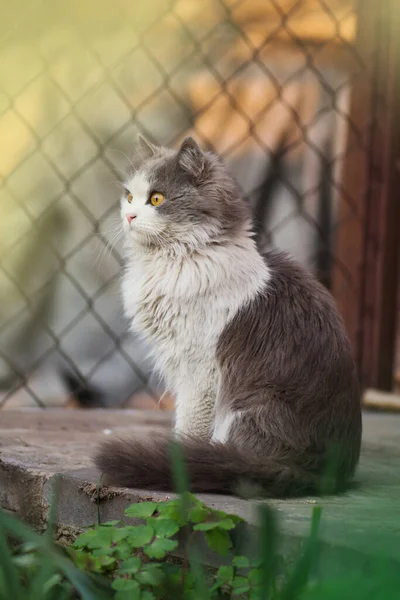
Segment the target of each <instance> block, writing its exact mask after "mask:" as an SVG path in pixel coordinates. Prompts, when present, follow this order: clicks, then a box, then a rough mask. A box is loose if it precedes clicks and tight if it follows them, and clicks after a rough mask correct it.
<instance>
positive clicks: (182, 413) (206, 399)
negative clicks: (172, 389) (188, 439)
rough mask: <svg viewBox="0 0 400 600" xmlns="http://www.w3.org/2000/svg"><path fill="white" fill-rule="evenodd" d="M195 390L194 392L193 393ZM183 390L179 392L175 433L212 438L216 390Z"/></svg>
mask: <svg viewBox="0 0 400 600" xmlns="http://www.w3.org/2000/svg"><path fill="white" fill-rule="evenodd" d="M193 392H194V393H193ZM193 392H192V393H188V390H182V391H181V392H180V393H178V394H177V398H176V410H175V428H174V430H175V433H176V434H177V435H178V436H179V435H180V434H182V435H190V436H195V437H197V438H202V439H207V440H208V439H210V438H211V434H212V429H213V418H214V405H215V390H214V389H212V390H211V389H204V390H193Z"/></svg>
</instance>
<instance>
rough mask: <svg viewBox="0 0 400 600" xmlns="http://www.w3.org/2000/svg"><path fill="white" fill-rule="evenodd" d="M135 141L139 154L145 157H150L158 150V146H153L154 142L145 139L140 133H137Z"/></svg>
mask: <svg viewBox="0 0 400 600" xmlns="http://www.w3.org/2000/svg"><path fill="white" fill-rule="evenodd" d="M137 141H138V144H139V148H140V150H141V154H142V156H143V157H145V158H150V157H151V156H154V155H155V154H156V153H157V152H158V150H159V148H158V146H155V145H154V144H152V143H151V142H149V140H147V139H146V138H145V137H144V136H143V135H141V134H140V133H138V136H137Z"/></svg>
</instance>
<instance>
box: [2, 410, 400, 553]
mask: <svg viewBox="0 0 400 600" xmlns="http://www.w3.org/2000/svg"><path fill="white" fill-rule="evenodd" d="M170 419H171V416H170V415H169V414H168V413H162V412H158V411H157V412H156V411H151V412H139V411H106V410H96V411H62V410H59V411H58V410H51V411H47V410H46V411H34V410H31V411H29V412H27V411H24V412H21V413H11V412H7V413H1V412H0V504H1V506H3V507H4V508H6V509H7V510H10V511H13V512H15V513H17V514H19V515H21V516H22V517H23V518H24V519H26V520H27V521H28V522H30V523H32V524H33V525H34V526H35V527H36V528H37V529H39V530H42V529H43V528H44V527H45V525H46V519H47V514H48V508H49V503H50V501H51V497H52V493H53V490H54V484H55V482H56V481H57V482H58V487H59V509H58V536H59V538H60V539H61V540H62V541H66V542H68V541H71V540H72V539H73V538H74V537H75V535H76V534H77V533H78V532H79V531H80V530H81V529H82V527H84V526H87V525H89V524H92V523H94V522H96V520H97V505H96V486H97V482H98V479H99V473H98V472H96V470H95V469H92V468H91V455H92V452H93V449H94V447H95V445H96V444H97V443H98V442H99V440H101V439H104V436H105V435H108V433H109V431H110V430H112V431H113V432H118V433H127V432H134V431H135V429H136V430H137V429H143V428H146V430H147V431H148V434H149V435H152V433H153V432H159V431H160V428H161V429H162V428H164V429H165V428H166V427H169V425H170ZM357 484H358V485H357V486H356V487H354V489H352V490H351V491H349V492H348V493H346V494H344V495H341V496H335V497H330V498H322V499H321V498H311V497H309V498H302V499H296V500H271V501H270V503H271V505H273V506H274V507H275V509H276V511H277V514H278V516H279V519H280V522H281V527H282V529H283V532H284V534H285V539H288V540H292V542H296V541H298V540H301V539H302V538H303V537H304V535H305V533H306V532H307V531H308V527H309V519H310V515H311V511H312V508H313V506H315V505H316V504H317V503H318V504H320V505H322V507H323V525H322V532H321V535H322V540H323V541H324V542H325V544H326V545H327V546H329V547H331V548H340V549H341V550H340V552H341V556H342V560H344V558H343V557H344V556H345V555H346V552H345V550H346V549H347V550H349V551H356V552H360V553H363V554H368V553H369V552H370V551H372V550H373V551H376V549H377V548H379V549H380V551H381V553H382V554H383V555H386V556H388V557H391V558H396V559H399V560H400V544H399V539H400V415H390V414H379V413H365V414H364V439H363V450H362V457H361V461H360V467H359V469H358V473H357ZM169 497H170V495H169V494H159V493H151V492H148V491H145V490H125V489H117V488H109V487H108V488H103V489H102V491H101V502H100V514H101V518H102V520H103V521H105V520H110V519H116V518H121V516H122V514H123V510H124V508H125V507H126V506H128V505H129V504H132V503H133V502H140V501H143V500H149V499H154V500H157V501H162V500H166V499H168V498H169ZM201 498H202V499H203V500H204V501H205V502H206V503H207V504H209V505H210V506H213V507H216V508H219V509H222V510H225V511H227V512H232V513H236V514H238V515H241V516H242V517H244V518H245V519H246V520H248V521H249V522H251V523H256V508H257V503H255V502H248V501H245V500H240V499H237V498H233V497H230V496H215V495H203V496H201ZM349 531H351V533H350V534H349ZM366 533H368V541H369V544H370V548H366V547H365V540H366V535H365V534H366ZM346 560H347V558H346Z"/></svg>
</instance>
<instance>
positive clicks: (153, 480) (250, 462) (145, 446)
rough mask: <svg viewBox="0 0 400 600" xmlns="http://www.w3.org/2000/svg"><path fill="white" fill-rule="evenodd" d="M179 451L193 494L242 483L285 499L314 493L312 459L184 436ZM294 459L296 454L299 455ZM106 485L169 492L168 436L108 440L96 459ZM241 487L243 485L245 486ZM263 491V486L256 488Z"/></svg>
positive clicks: (227, 491) (223, 491) (232, 488)
mask: <svg viewBox="0 0 400 600" xmlns="http://www.w3.org/2000/svg"><path fill="white" fill-rule="evenodd" d="M181 444H182V452H183V456H184V459H185V463H186V468H187V471H188V475H189V480H190V484H191V489H192V491H194V492H210V493H219V494H231V493H237V492H238V490H239V489H240V488H239V486H242V484H244V485H246V483H247V484H250V486H251V487H250V490H251V489H253V487H254V486H257V488H258V489H260V488H262V493H263V494H265V495H267V496H275V497H283V496H293V495H301V494H305V493H311V492H313V491H314V492H315V491H317V485H318V482H319V477H317V474H316V472H315V461H314V460H312V459H311V460H310V459H307V460H305V463H304V464H303V465H301V464H299V461H298V460H295V457H290V456H288V455H287V453H285V455H282V456H271V455H270V456H265V457H263V459H262V460H259V459H257V460H255V458H254V456H253V455H251V454H250V453H248V454H247V453H245V452H242V451H241V450H238V449H237V448H235V447H234V446H232V445H227V444H220V443H210V442H206V441H201V440H196V439H192V438H185V439H183V440H181ZM297 459H298V457H297ZM95 463H96V466H97V467H98V468H99V469H100V471H101V472H102V473H103V474H104V475H105V480H104V483H107V484H111V485H117V486H121V487H129V488H139V489H148V490H159V491H173V490H174V486H173V475H172V467H171V453H170V445H169V440H168V439H167V438H165V437H161V438H160V439H154V440H139V439H133V440H121V439H111V440H108V441H107V442H105V443H104V444H103V445H102V446H101V447H100V450H99V451H98V453H97V455H96V457H95ZM243 489H245V488H243ZM260 491H261V490H260Z"/></svg>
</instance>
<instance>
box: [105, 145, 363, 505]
mask: <svg viewBox="0 0 400 600" xmlns="http://www.w3.org/2000/svg"><path fill="white" fill-rule="evenodd" d="M140 144H141V147H142V148H143V152H144V156H143V160H142V162H141V164H140V165H139V167H138V169H137V170H136V171H135V172H134V174H133V175H132V177H131V178H130V179H129V180H128V181H127V182H126V184H125V187H126V192H125V194H124V195H123V197H122V200H121V217H122V223H123V229H124V234H125V236H124V238H125V260H126V266H125V270H124V274H123V279H122V296H123V301H124V307H125V313H126V315H127V317H128V319H129V320H130V322H131V327H132V329H133V330H134V331H136V332H140V333H141V334H142V335H144V337H145V338H146V339H147V340H148V341H150V342H151V344H152V347H153V348H154V358H155V363H156V367H157V368H158V369H159V371H160V372H161V373H162V375H163V376H164V378H165V380H166V383H167V384H168V387H169V389H171V390H172V391H173V392H174V393H175V394H176V416H175V437H177V438H178V440H179V441H180V442H181V444H182V448H183V453H184V456H185V460H186V462H187V468H188V473H189V476H190V480H191V483H192V487H193V489H194V491H197V492H216V493H237V490H238V489H239V487H240V486H241V485H242V484H243V482H244V483H245V482H248V484H249V486H251V485H255V486H257V489H262V493H263V494H265V495H267V496H276V497H278V496H279V497H284V496H291V495H301V494H305V493H310V492H318V490H319V489H320V481H321V477H322V476H323V475H324V473H325V471H326V469H327V468H328V467H329V462H330V461H331V462H332V460H331V458H332V456H333V455H335V465H336V468H335V477H334V488H335V489H336V488H337V489H339V487H341V486H342V485H343V484H344V483H346V482H347V481H348V480H349V479H350V478H351V476H352V475H353V473H354V470H355V467H356V465H357V462H358V458H359V453H360V443H361V405H360V392H359V387H358V380H357V374H356V368H355V363H354V360H353V357H352V352H351V348H350V344H349V341H348V339H347V337H346V333H345V331H344V327H343V324H342V321H341V318H340V317H339V314H338V312H337V310H336V308H335V305H334V302H333V299H332V298H331V296H330V294H329V292H328V291H327V290H326V289H325V288H324V287H323V286H322V285H321V284H320V283H318V282H317V281H316V279H314V277H313V276H312V275H311V274H310V273H308V272H307V271H306V270H305V269H303V268H302V267H301V266H300V265H298V264H296V262H295V261H294V260H293V259H291V258H289V257H288V256H287V255H285V254H284V253H282V252H279V251H277V250H268V251H267V252H265V253H264V255H261V253H260V252H259V251H258V250H257V247H256V244H255V241H254V235H253V226H252V218H251V211H250V207H249V204H248V203H247V202H246V201H244V200H243V198H242V195H241V193H240V189H239V186H238V184H237V183H236V181H235V179H234V178H233V176H232V175H231V174H230V173H229V171H228V169H227V167H226V166H225V165H224V163H223V162H222V160H221V159H220V158H219V157H218V156H217V155H216V154H214V153H212V152H203V151H202V150H201V148H200V147H199V145H198V144H197V142H196V141H195V140H194V139H193V138H190V137H189V138H186V139H185V140H184V141H183V143H182V144H181V146H180V148H179V149H178V150H172V149H169V148H163V147H158V146H155V145H153V144H152V143H150V142H148V141H147V140H145V139H144V138H140ZM168 445H169V439H168V436H165V437H161V438H157V439H133V440H121V439H111V440H109V441H107V442H106V443H105V444H103V445H102V446H101V447H100V449H99V451H98V453H97V456H96V457H95V463H96V465H97V467H98V468H99V469H100V470H101V471H102V472H103V473H104V474H105V477H106V482H107V483H111V484H115V485H119V486H123V487H136V488H145V489H158V490H171V487H172V481H171V480H172V475H171V466H170V459H169V452H168Z"/></svg>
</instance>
